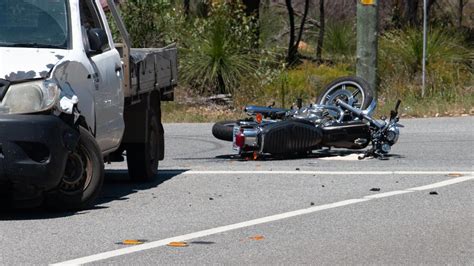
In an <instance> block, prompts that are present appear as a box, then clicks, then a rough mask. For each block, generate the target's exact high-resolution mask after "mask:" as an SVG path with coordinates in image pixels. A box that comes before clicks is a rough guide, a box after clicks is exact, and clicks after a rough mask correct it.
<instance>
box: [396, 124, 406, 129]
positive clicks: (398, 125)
mask: <svg viewBox="0 0 474 266" xmlns="http://www.w3.org/2000/svg"><path fill="white" fill-rule="evenodd" d="M395 126H396V127H400V128H404V127H405V126H404V125H402V124H399V123H396V124H395Z"/></svg>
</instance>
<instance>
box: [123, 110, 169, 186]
mask: <svg viewBox="0 0 474 266" xmlns="http://www.w3.org/2000/svg"><path fill="white" fill-rule="evenodd" d="M148 116H149V118H148V125H147V126H148V130H147V131H148V136H147V141H145V143H133V144H127V165H128V174H129V176H130V178H131V179H132V180H133V181H139V182H143V181H151V180H153V179H154V178H155V177H156V176H157V174H158V163H159V156H160V147H159V145H160V142H159V138H160V137H161V135H160V134H162V133H160V132H161V131H160V126H161V125H160V123H159V118H158V115H157V114H156V113H155V111H153V110H149V111H148Z"/></svg>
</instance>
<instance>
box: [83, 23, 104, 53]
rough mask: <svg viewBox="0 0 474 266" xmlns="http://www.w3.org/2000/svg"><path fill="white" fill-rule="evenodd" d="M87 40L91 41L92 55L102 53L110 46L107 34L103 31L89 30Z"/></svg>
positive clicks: (97, 29)
mask: <svg viewBox="0 0 474 266" xmlns="http://www.w3.org/2000/svg"><path fill="white" fill-rule="evenodd" d="M87 38H88V39H89V47H90V53H92V54H96V53H102V52H103V51H104V50H105V49H106V48H107V45H108V44H109V40H108V38H107V33H105V30H103V29H99V28H93V29H89V30H88V31H87Z"/></svg>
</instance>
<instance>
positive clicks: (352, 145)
mask: <svg viewBox="0 0 474 266" xmlns="http://www.w3.org/2000/svg"><path fill="white" fill-rule="evenodd" d="M322 134H323V138H322V143H321V146H326V147H334V148H346V149H363V148H365V147H367V145H369V143H370V139H371V138H370V128H369V125H367V124H366V123H363V122H360V121H351V122H343V123H340V124H336V125H332V126H329V127H324V128H323V129H322Z"/></svg>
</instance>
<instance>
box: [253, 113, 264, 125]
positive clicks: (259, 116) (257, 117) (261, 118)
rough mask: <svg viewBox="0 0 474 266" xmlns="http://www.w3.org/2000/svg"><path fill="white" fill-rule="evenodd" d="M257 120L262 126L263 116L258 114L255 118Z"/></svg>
mask: <svg viewBox="0 0 474 266" xmlns="http://www.w3.org/2000/svg"><path fill="white" fill-rule="evenodd" d="M255 120H256V121H257V123H259V124H261V123H262V120H263V116H262V114H261V113H258V114H257V115H256V116H255Z"/></svg>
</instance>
